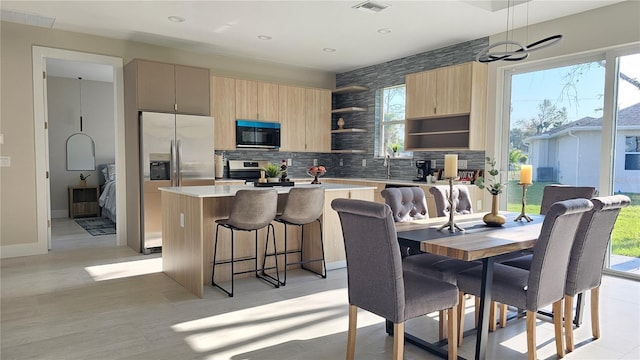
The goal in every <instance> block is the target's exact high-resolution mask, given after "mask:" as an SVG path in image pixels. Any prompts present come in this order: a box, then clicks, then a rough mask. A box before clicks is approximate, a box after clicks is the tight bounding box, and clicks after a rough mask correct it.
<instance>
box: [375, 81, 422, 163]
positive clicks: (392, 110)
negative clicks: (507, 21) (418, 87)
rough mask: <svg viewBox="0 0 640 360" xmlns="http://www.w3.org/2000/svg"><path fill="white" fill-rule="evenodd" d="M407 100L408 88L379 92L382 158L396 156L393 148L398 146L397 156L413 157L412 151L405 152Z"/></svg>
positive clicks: (403, 86)
mask: <svg viewBox="0 0 640 360" xmlns="http://www.w3.org/2000/svg"><path fill="white" fill-rule="evenodd" d="M405 99H406V86H405V85H404V84H402V85H396V86H390V87H386V88H383V89H381V90H380V91H379V102H378V104H379V109H378V110H379V113H378V114H379V116H378V119H379V122H378V123H379V129H378V130H379V131H378V132H377V133H378V134H377V135H378V138H377V139H376V140H377V141H376V143H377V144H378V155H379V156H381V157H384V156H386V155H387V154H388V155H390V156H394V153H393V150H392V148H393V147H394V146H393V145H397V148H398V153H397V154H396V156H402V157H411V156H412V155H413V153H412V152H411V151H405V150H404V116H405V115H404V111H405Z"/></svg>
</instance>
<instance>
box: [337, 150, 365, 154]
mask: <svg viewBox="0 0 640 360" xmlns="http://www.w3.org/2000/svg"><path fill="white" fill-rule="evenodd" d="M331 153H333V154H364V153H366V151H364V150H331Z"/></svg>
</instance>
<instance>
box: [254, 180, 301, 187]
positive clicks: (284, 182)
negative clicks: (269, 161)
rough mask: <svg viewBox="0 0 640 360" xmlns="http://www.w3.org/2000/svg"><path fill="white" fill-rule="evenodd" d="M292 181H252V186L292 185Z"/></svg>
mask: <svg viewBox="0 0 640 360" xmlns="http://www.w3.org/2000/svg"><path fill="white" fill-rule="evenodd" d="M294 185H295V184H294V183H293V181H279V182H266V183H261V182H254V183H253V186H255V187H272V186H294Z"/></svg>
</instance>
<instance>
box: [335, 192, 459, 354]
mask: <svg viewBox="0 0 640 360" xmlns="http://www.w3.org/2000/svg"><path fill="white" fill-rule="evenodd" d="M331 207H332V208H333V209H334V210H336V211H337V212H338V215H339V217H340V223H341V226H342V234H343V239H344V246H345V254H346V259H347V282H348V294H349V335H348V340H347V359H353V358H354V356H355V341H356V323H357V313H358V308H361V309H364V310H367V311H370V312H372V313H374V314H376V315H378V316H381V317H383V318H385V319H387V320H389V321H391V322H393V331H394V338H393V358H394V359H402V358H403V353H404V323H405V321H406V320H409V319H412V318H416V317H419V316H422V315H426V314H429V313H431V312H434V311H438V310H442V309H447V310H448V316H449V338H450V339H453V338H455V337H454V336H455V335H456V334H457V331H456V327H457V321H456V304H457V301H458V298H457V287H456V286H455V285H452V284H450V283H448V282H445V281H440V280H436V279H434V278H430V277H427V276H425V275H421V274H418V273H414V272H409V271H404V270H403V268H402V258H401V256H400V246H399V245H398V239H397V234H396V228H395V223H394V221H393V217H392V216H391V209H390V208H389V206H388V205H386V204H380V203H375V202H371V201H364V200H352V199H335V200H333V201H332V202H331ZM448 352H449V354H448V357H449V359H457V344H456V342H455V341H449V344H448Z"/></svg>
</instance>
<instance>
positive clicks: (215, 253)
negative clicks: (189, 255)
mask: <svg viewBox="0 0 640 360" xmlns="http://www.w3.org/2000/svg"><path fill="white" fill-rule="evenodd" d="M219 228H220V225H217V226H216V241H215V242H214V243H213V264H212V265H211V285H215V284H216V282H215V280H214V279H215V275H216V255H218V229H219Z"/></svg>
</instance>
